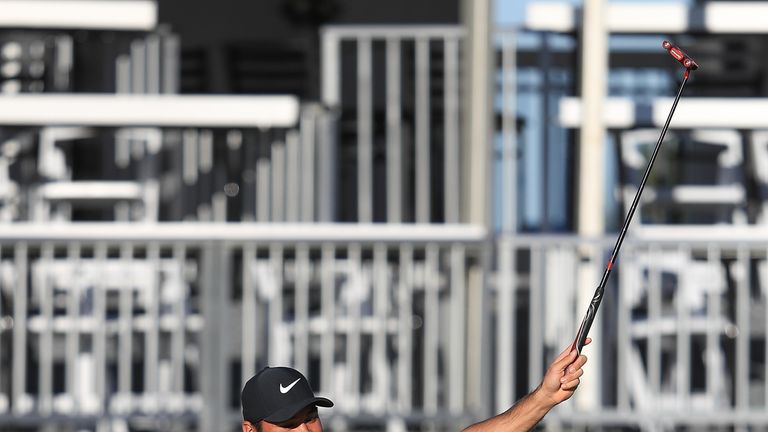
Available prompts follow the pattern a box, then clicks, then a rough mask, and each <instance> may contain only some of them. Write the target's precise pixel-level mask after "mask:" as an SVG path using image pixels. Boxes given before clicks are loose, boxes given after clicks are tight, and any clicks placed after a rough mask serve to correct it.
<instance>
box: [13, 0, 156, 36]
mask: <svg viewBox="0 0 768 432" xmlns="http://www.w3.org/2000/svg"><path fill="white" fill-rule="evenodd" d="M0 10H2V13H0V27H7V28H40V29H83V30H130V31H150V30H153V29H154V28H155V27H156V26H157V15H158V12H157V4H156V2H155V1H153V0H120V1H104V0H0Z"/></svg>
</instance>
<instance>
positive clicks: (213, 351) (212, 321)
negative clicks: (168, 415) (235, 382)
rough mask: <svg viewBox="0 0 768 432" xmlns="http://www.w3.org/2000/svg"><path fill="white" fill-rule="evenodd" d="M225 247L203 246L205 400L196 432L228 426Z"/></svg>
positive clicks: (227, 282) (203, 367)
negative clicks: (197, 431)
mask: <svg viewBox="0 0 768 432" xmlns="http://www.w3.org/2000/svg"><path fill="white" fill-rule="evenodd" d="M226 258H227V257H226V251H225V249H224V246H223V245H221V244H217V243H206V244H205V245H203V247H202V275H201V276H202V277H201V279H202V291H203V292H202V300H203V301H202V308H203V319H204V322H205V326H204V327H203V330H202V341H201V345H202V346H201V348H202V368H201V369H202V374H203V375H202V377H201V392H202V395H203V400H205V404H204V408H203V411H202V413H201V419H200V425H199V431H200V432H208V431H212V430H219V429H221V428H222V427H224V426H223V425H226V424H227V421H228V417H227V415H226V414H227V404H228V397H227V395H228V393H227V383H228V382H229V379H228V375H227V363H226V360H227V356H226V355H225V353H226V352H227V351H226V344H225V342H226V341H227V333H228V330H229V323H228V322H227V316H228V313H227V307H226V306H227V303H226V300H227V295H228V289H227V287H229V280H230V279H229V265H227V264H228V263H227V259H226Z"/></svg>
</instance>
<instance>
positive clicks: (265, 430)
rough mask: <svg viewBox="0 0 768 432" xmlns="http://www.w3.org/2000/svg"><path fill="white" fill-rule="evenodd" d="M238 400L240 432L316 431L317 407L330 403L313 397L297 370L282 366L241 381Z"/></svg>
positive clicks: (304, 378)
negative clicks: (241, 423) (243, 384)
mask: <svg viewBox="0 0 768 432" xmlns="http://www.w3.org/2000/svg"><path fill="white" fill-rule="evenodd" d="M240 400H241V402H242V404H243V432H277V431H285V430H299V431H302V430H307V431H310V432H320V431H322V430H323V428H322V425H321V424H320V420H319V418H318V417H317V407H319V406H321V407H328V408H330V407H332V406H333V402H331V401H330V400H328V399H326V398H322V397H316V396H315V394H314V393H313V392H312V388H311V387H310V386H309V382H308V381H307V378H306V377H305V376H304V375H302V374H301V372H299V371H297V370H296V369H291V368H286V367H275V368H270V367H267V368H264V369H262V370H261V371H260V372H259V373H257V374H256V375H254V376H253V377H252V378H251V379H249V380H248V382H247V383H245V386H244V387H243V392H242V393H241V395H240Z"/></svg>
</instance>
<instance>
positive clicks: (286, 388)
mask: <svg viewBox="0 0 768 432" xmlns="http://www.w3.org/2000/svg"><path fill="white" fill-rule="evenodd" d="M299 380H301V378H297V379H296V381H294V382H292V383H290V384H288V387H283V385H282V384H280V393H282V394H286V393H288V392H289V391H291V389H292V388H293V386H295V385H296V383H297V382H299Z"/></svg>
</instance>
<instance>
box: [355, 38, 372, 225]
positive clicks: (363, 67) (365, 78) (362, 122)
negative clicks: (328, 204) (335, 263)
mask: <svg viewBox="0 0 768 432" xmlns="http://www.w3.org/2000/svg"><path fill="white" fill-rule="evenodd" d="M372 61H373V60H372V54H371V39H370V38H367V37H361V38H360V39H359V40H358V41H357V221H358V222H361V223H369V222H372V221H373V88H372V86H373V83H372V73H373V71H372V69H373V64H372Z"/></svg>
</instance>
